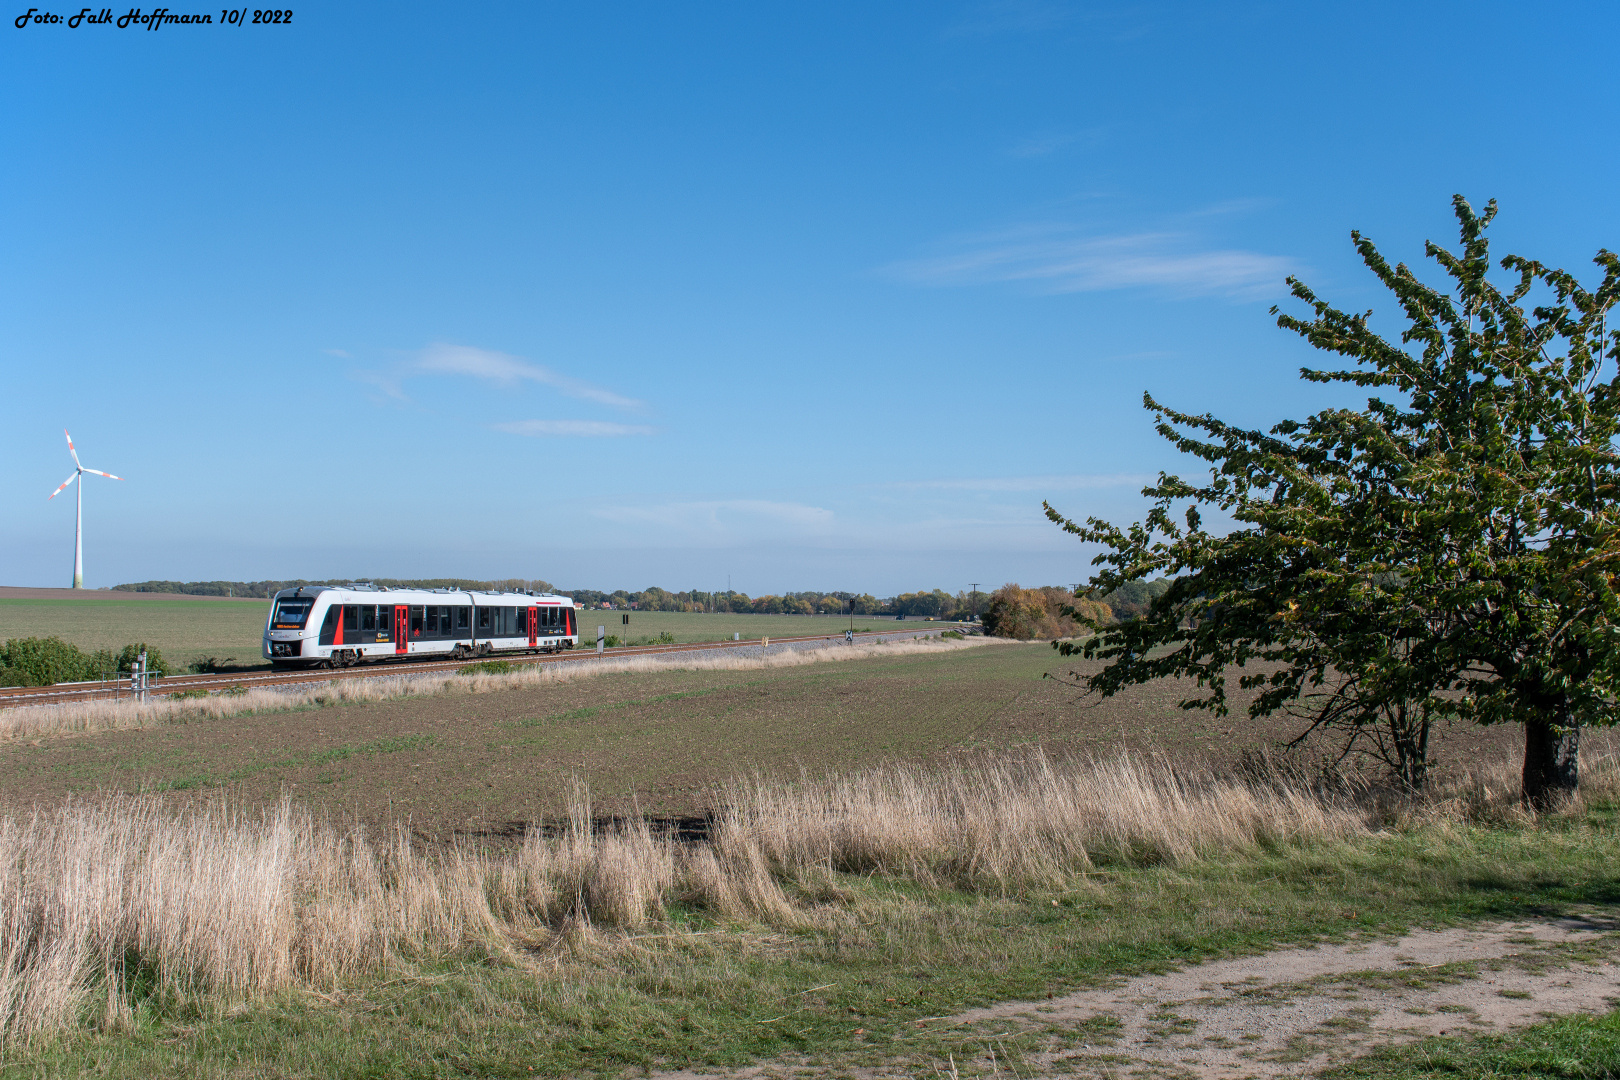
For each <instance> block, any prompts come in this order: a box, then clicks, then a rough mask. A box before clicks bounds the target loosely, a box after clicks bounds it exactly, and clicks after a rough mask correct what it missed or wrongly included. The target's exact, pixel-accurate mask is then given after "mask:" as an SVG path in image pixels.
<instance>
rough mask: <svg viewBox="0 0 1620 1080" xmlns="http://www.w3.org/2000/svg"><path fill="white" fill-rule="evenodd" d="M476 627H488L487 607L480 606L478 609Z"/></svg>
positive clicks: (484, 628) (485, 628) (482, 628)
mask: <svg viewBox="0 0 1620 1080" xmlns="http://www.w3.org/2000/svg"><path fill="white" fill-rule="evenodd" d="M478 629H480V630H488V629H489V608H487V607H481V608H479V609H478Z"/></svg>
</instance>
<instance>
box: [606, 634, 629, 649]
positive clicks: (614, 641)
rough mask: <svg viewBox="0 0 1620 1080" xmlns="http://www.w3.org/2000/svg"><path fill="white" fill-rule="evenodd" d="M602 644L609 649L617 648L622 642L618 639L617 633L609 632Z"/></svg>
mask: <svg viewBox="0 0 1620 1080" xmlns="http://www.w3.org/2000/svg"><path fill="white" fill-rule="evenodd" d="M602 644H603V645H605V646H607V647H608V648H610V649H617V648H618V647H619V646H620V645H623V644H624V642H623V641H620V640H619V635H618V634H609V635H608V636H607V640H606V641H604V642H603V643H602Z"/></svg>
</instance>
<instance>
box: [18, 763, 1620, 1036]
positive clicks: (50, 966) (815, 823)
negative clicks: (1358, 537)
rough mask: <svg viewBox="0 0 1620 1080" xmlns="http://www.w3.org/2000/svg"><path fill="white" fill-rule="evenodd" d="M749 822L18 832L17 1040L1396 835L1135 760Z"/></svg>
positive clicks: (204, 822)
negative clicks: (393, 978)
mask: <svg viewBox="0 0 1620 1080" xmlns="http://www.w3.org/2000/svg"><path fill="white" fill-rule="evenodd" d="M1587 775H1588V778H1589V783H1590V785H1591V788H1590V792H1589V793H1588V794H1587V795H1585V796H1584V797H1586V798H1590V799H1598V798H1611V799H1612V798H1614V797H1616V796H1617V795H1620V767H1617V765H1616V760H1615V758H1614V755H1613V754H1612V753H1609V754H1606V755H1605V754H1597V755H1595V756H1594V758H1593V759H1592V760H1591V763H1590V764H1589V766H1588V768H1587ZM1500 779H1501V778H1500V777H1495V774H1494V773H1492V774H1490V775H1485V774H1480V775H1479V776H1476V777H1475V778H1474V779H1472V780H1468V779H1466V778H1465V779H1461V780H1459V781H1457V786H1456V787H1455V788H1454V789H1452V790H1451V791H1450V792H1449V793H1445V792H1443V793H1441V794H1440V797H1439V798H1438V799H1437V800H1436V802H1435V803H1434V804H1433V805H1434V807H1437V808H1439V809H1436V810H1432V812H1434V813H1442V812H1451V813H1458V814H1468V813H1473V812H1475V811H1476V810H1477V807H1475V809H1474V810H1471V809H1470V807H1471V806H1473V804H1470V803H1468V801H1467V799H1468V792H1469V791H1484V790H1486V789H1487V788H1488V787H1489V785H1490V784H1492V783H1496V782H1498V781H1499V780H1500ZM1470 785H1473V786H1472V787H1470ZM1504 790H1505V789H1504ZM727 796H728V805H727V806H726V808H725V809H724V810H723V811H722V812H720V813H719V815H718V817H717V820H716V821H715V824H714V828H713V830H712V833H711V835H710V836H709V837H708V839H707V840H706V841H703V842H699V843H692V844H679V843H675V842H673V841H672V840H670V839H669V838H668V837H665V836H660V835H657V834H655V833H654V832H653V831H652V830H651V829H650V828H649V826H648V825H647V824H646V823H645V822H644V821H638V822H632V823H629V824H621V825H618V826H615V827H612V828H606V829H603V828H599V827H596V826H595V825H594V824H593V816H592V811H591V806H590V801H589V798H588V795H587V794H586V792H585V791H584V790H583V789H582V788H579V789H576V791H575V792H574V794H573V797H572V800H571V802H570V806H569V815H568V820H567V823H566V825H565V827H563V828H562V829H560V830H554V831H549V832H548V831H544V830H541V829H531V830H530V831H529V833H528V834H527V835H526V837H525V839H524V841H523V843H522V844H521V845H520V846H519V847H518V848H516V849H514V850H507V851H500V852H491V851H483V850H477V849H473V848H467V847H459V848H452V849H449V850H431V851H423V850H418V849H417V848H415V847H413V845H412V842H411V839H410V837H409V836H408V835H407V834H406V833H405V832H404V831H403V830H400V831H397V832H395V833H393V834H391V835H388V836H381V837H371V836H367V835H366V834H364V833H363V832H359V831H342V830H338V829H335V828H333V827H332V826H331V825H330V824H328V823H325V822H322V821H318V820H316V819H315V818H313V817H312V816H311V815H310V814H309V813H307V812H306V811H304V810H301V809H299V808H297V807H296V806H294V805H293V804H291V803H290V802H287V801H283V802H281V803H280V804H278V805H276V806H274V807H271V808H269V809H268V810H265V811H262V812H259V813H247V812H244V811H242V810H240V809H238V808H233V807H231V806H230V805H228V804H215V805H211V806H200V807H195V808H191V809H182V810H176V809H172V808H168V807H166V806H165V805H164V804H163V803H162V802H160V801H159V800H157V799H154V798H149V797H124V798H117V799H111V800H108V801H104V802H99V803H82V802H74V803H68V804H66V805H63V806H60V807H57V808H55V809H51V810H40V811H37V812H35V813H33V814H31V815H26V816H20V817H19V816H12V817H0V1037H3V1038H6V1039H18V1038H26V1037H28V1036H31V1035H33V1034H36V1033H39V1032H45V1031H51V1030H58V1029H62V1028H68V1027H73V1026H76V1025H86V1024H88V1025H102V1026H111V1027H117V1026H119V1025H121V1024H123V1023H125V1022H127V1021H128V1020H129V1019H130V1017H131V1016H132V1010H133V1009H135V1008H137V1007H138V1006H139V1004H140V1003H141V1001H143V1000H145V999H147V998H151V999H154V1000H157V1001H159V1002H163V1001H183V1002H187V1003H190V1004H191V1005H192V1006H193V1007H197V1008H202V1009H208V1008H219V1007H222V1006H223V1005H224V1004H225V1003H228V1002H231V1001H234V1000H240V999H243V998H246V997H251V996H254V995H258V994H264V993H268V992H271V991H274V990H277V989H280V988H284V987H289V986H307V987H312V988H318V987H323V986H331V985H333V984H335V983H338V982H340V981H342V980H345V979H350V978H353V977H356V976H360V975H364V974H366V973H368V972H375V971H377V970H379V969H382V968H385V967H387V966H388V965H390V964H391V963H395V962H398V961H402V960H406V959H410V958H422V957H448V956H475V957H482V958H486V959H495V960H500V961H503V962H507V963H513V964H537V963H540V962H541V960H542V958H543V957H545V956H546V955H547V954H548V952H549V951H551V950H555V949H557V948H559V947H569V946H570V945H579V944H581V943H585V944H588V943H589V942H590V941H591V940H592V935H593V934H595V933H597V932H598V931H600V930H601V929H603V928H617V929H621V930H635V929H637V928H640V927H645V926H646V925H648V924H649V923H655V922H658V921H659V920H660V919H662V918H663V917H664V916H665V914H666V912H667V909H668V907H669V905H670V904H672V903H676V902H679V903H682V904H685V905H690V906H693V907H697V908H701V909H704V910H707V911H709V912H710V913H712V914H713V915H714V916H716V917H718V918H721V919H746V920H753V921H757V922H762V923H766V924H770V925H775V926H792V925H800V924H813V923H814V922H815V921H816V920H818V919H823V918H836V917H837V916H836V914H830V913H829V909H828V907H827V906H826V905H827V903H828V901H829V900H833V901H836V900H837V899H838V898H839V889H838V886H837V877H836V875H838V874H845V873H852V872H860V873H881V874H886V875H893V876H896V877H902V878H909V879H912V880H916V881H919V882H923V883H927V884H950V885H954V886H957V887H960V888H964V889H968V890H974V891H980V892H990V893H1003V894H1004V893H1008V892H1013V891H1017V890H1022V889H1027V888H1032V887H1041V886H1061V885H1064V884H1065V883H1073V882H1076V881H1077V880H1079V879H1080V878H1081V877H1082V876H1083V875H1086V874H1088V873H1090V872H1091V871H1093V870H1094V869H1096V868H1097V867H1098V866H1099V865H1121V864H1122V865H1141V864H1144V863H1151V864H1160V865H1164V864H1169V865H1178V864H1186V863H1189V862H1191V861H1194V860H1198V859H1204V858H1209V857H1213V856H1219V855H1221V854H1223V853H1230V852H1234V851H1240V850H1243V849H1247V848H1252V847H1254V846H1256V845H1259V844H1289V843H1299V842H1318V841H1334V840H1350V839H1355V838H1357V837H1363V836H1367V835H1370V834H1371V833H1372V832H1373V831H1374V830H1375V829H1376V828H1377V827H1378V821H1379V820H1381V817H1380V811H1379V810H1378V809H1377V808H1374V807H1369V806H1368V805H1366V804H1365V803H1359V802H1356V801H1353V800H1352V799H1351V798H1350V797H1349V796H1347V795H1345V794H1333V793H1331V792H1329V791H1326V790H1325V789H1323V788H1321V787H1319V786H1316V787H1313V786H1309V785H1300V784H1291V783H1288V782H1282V781H1279V780H1277V779H1276V778H1272V779H1270V780H1266V781H1256V780H1242V779H1233V778H1230V777H1222V776H1218V775H1215V774H1213V773H1210V772H1207V771H1197V770H1193V771H1189V770H1186V769H1181V768H1176V767H1173V766H1172V765H1171V764H1170V763H1169V762H1168V761H1166V760H1164V759H1162V758H1143V757H1140V756H1133V755H1130V754H1120V755H1118V756H1115V757H1110V758H1106V759H1078V758H1076V759H1063V760H1059V759H1054V758H1051V757H1048V756H1045V755H1043V754H1041V753H1038V752H1036V753H1030V754H1026V755H1024V756H1020V757H1016V758H1009V759H1000V760H995V759H978V760H973V761H965V762H963V763H961V764H959V765H958V766H957V767H955V768H952V769H945V770H939V771H933V772H929V771H924V770H922V769H919V768H916V767H913V766H904V765H894V766H888V767H884V768H878V769H873V770H870V771H867V772H864V773H860V774H858V775H853V776H845V777H821V778H809V777H805V778H801V779H800V781H799V782H797V783H793V784H783V783H776V782H771V781H767V780H763V779H759V778H755V779H751V780H743V781H739V782H737V783H735V784H734V785H732V787H731V788H730V789H729V791H728V792H727ZM1491 798H1498V797H1497V796H1492V797H1491ZM1448 800H1450V802H1448ZM1487 801H1489V800H1487ZM1491 805H1497V804H1496V803H1492V804H1491ZM1447 806H1450V807H1451V809H1450V810H1449V811H1447V810H1445V808H1446V807H1447ZM853 895H854V894H852V893H845V894H844V898H845V899H848V898H849V897H851V896H853Z"/></svg>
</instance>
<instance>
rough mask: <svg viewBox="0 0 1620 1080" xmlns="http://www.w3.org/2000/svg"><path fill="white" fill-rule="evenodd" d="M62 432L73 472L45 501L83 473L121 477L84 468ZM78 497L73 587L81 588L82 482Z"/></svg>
mask: <svg viewBox="0 0 1620 1080" xmlns="http://www.w3.org/2000/svg"><path fill="white" fill-rule="evenodd" d="M62 434H63V435H67V441H68V453H70V454H72V455H73V474H72V475H71V476H69V477H68V478H67V479H66V480H64V481H62V487H59V488H57V489H56V490H55V491H53V492H51V494H50V497H49V498H47V499H46V500H45V501H46V502H50V501H51V499H54V498H56V497H57V496H58V495H60V494H62V489H63V488H65V487H67V486H68V485H69V484H71V483H73V481H75V480H77V479H79V477H81V476H83V475H84V474H85V473H95V474H96V475H97V476H105V477H106V478H107V479H109V480H122V479H123V477H122V476H114V475H113V474H112V473H108V472H102V471H101V470H100V469H87V468H85V467H84V466H83V465H82V464H80V462H79V452H78V451H77V450H75V449H73V436H71V435H68V433H67V429H66V428H63V429H62ZM78 497H79V509H78V511H77V512H76V513H75V514H74V517H73V587H74V588H75V589H82V588H84V484H82V483H81V484H80V485H79V491H78Z"/></svg>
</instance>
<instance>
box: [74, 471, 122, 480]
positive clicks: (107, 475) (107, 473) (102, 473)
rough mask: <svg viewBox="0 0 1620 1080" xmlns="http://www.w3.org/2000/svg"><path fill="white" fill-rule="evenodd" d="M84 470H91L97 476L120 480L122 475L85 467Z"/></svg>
mask: <svg viewBox="0 0 1620 1080" xmlns="http://www.w3.org/2000/svg"><path fill="white" fill-rule="evenodd" d="M84 471H85V472H93V473H95V474H96V475H97V476H105V477H106V478H107V479H109V480H122V479H123V477H122V476H114V475H113V474H112V473H110V472H102V471H101V470H100V469H85V470H84Z"/></svg>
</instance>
